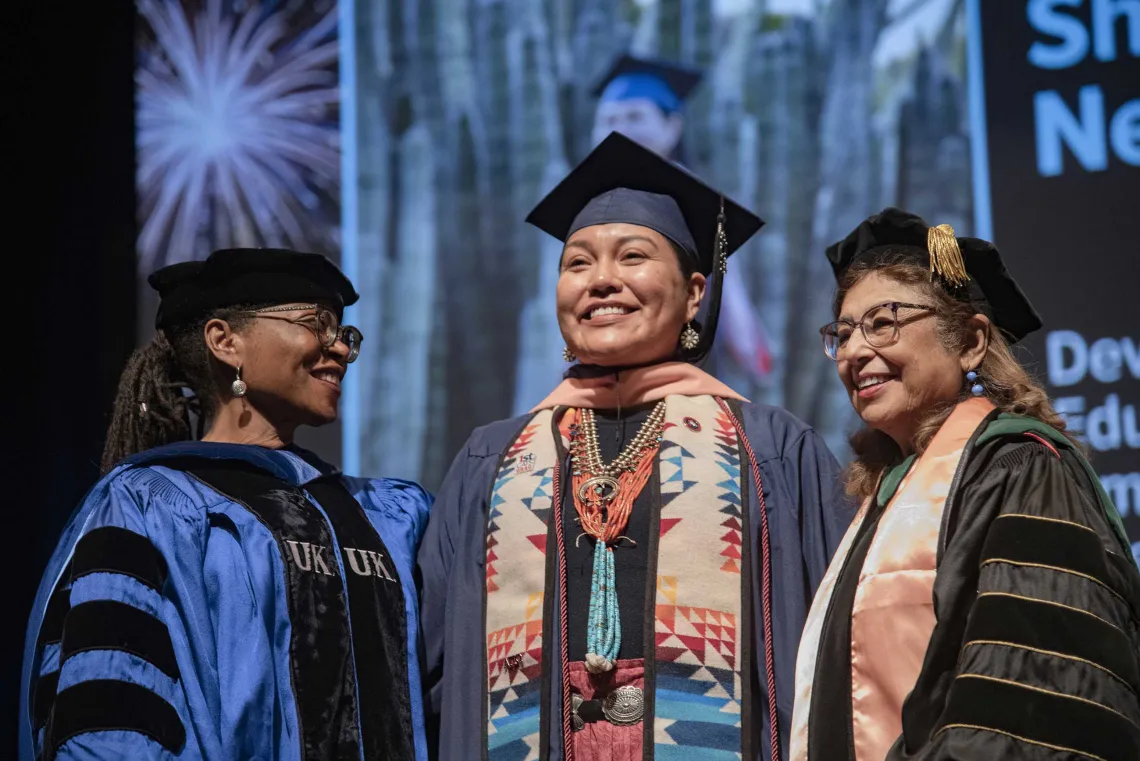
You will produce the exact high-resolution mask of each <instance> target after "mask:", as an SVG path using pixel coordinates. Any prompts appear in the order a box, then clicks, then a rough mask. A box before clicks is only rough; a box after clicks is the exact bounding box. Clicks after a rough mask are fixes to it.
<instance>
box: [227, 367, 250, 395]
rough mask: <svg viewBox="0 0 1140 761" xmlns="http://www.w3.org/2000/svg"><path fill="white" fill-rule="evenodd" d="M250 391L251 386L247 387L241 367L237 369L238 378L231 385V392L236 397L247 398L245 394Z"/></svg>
mask: <svg viewBox="0 0 1140 761" xmlns="http://www.w3.org/2000/svg"><path fill="white" fill-rule="evenodd" d="M248 390H249V386H247V385H245V381H243V380H242V379H241V365H238V368H237V378H235V379H234V382H233V383H231V384H230V391H232V392H233V395H234V396H245V392H246V391H248Z"/></svg>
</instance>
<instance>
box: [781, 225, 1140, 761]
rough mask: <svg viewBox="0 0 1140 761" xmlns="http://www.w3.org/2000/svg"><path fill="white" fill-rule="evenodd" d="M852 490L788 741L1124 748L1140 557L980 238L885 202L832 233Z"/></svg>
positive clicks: (1132, 724)
mask: <svg viewBox="0 0 1140 761" xmlns="http://www.w3.org/2000/svg"><path fill="white" fill-rule="evenodd" d="M827 256H828V258H829V259H830V260H831V264H832V266H833V268H834V269H835V274H836V277H837V279H838V281H839V290H838V294H837V296H836V299H835V315H836V318H837V319H836V321H835V322H832V323H831V324H829V325H826V326H824V327H823V328H822V331H821V332H822V334H823V344H824V349H825V350H826V352H827V355H828V356H829V357H831V358H832V359H833V360H835V361H836V367H837V368H838V371H839V377H840V379H841V380H842V381H843V384H844V385H845V386H846V387H847V390H848V392H849V394H850V397H851V403H852V405H853V406H854V407H855V409H856V411H857V412H858V413H859V415H860V417H862V419H863V421H864V422H865V423H866V428H864V429H863V430H862V431H860V432H858V433H857V434H856V435H855V436H854V437H853V438H852V444H853V446H854V449H855V454H856V460H855V462H854V463H853V464H852V465H851V466H850V468H849V470H848V472H847V487H848V491H849V492H850V493H852V494H853V495H857V496H859V497H861V498H862V499H863V500H864V504H863V507H862V509H861V510H860V512H859V515H858V516H857V517H856V519H855V521H854V522H853V523H852V525H851V528H850V529H849V530H848V532H847V536H845V537H844V539H843V544H842V545H841V546H840V548H839V551H838V553H837V554H836V556H835V559H834V560H833V561H832V563H831V568H830V569H829V570H828V572H827V577H826V578H825V579H824V582H823V584H822V586H821V587H820V590H819V592H818V593H817V595H816V598H815V601H814V602H813V604H812V609H811V614H810V615H809V617H808V623H807V626H806V628H805V630H804V635H803V639H802V641H801V644H800V651H799V659H798V663H797V666H796V705H795V718H794V720H793V727H792V748H791V751H792V752H791V757H792V759H793V760H794V761H808V760H811V761H815V760H816V759H818V760H819V761H843V759H852V760H854V759H858V760H860V761H862V759H882V758H884V757H886V758H889V759H899V760H901V759H928V760H931V759H1012V758H1018V759H1043V760H1044V759H1050V760H1052V759H1061V758H1066V759H1067V758H1074V759H1075V758H1090V759H1103V760H1105V761H1107V760H1108V759H1121V760H1123V759H1133V760H1134V759H1136V758H1140V700H1138V698H1137V694H1138V692H1140V627H1138V622H1140V573H1138V572H1137V568H1136V566H1135V564H1134V561H1133V559H1132V555H1131V552H1130V549H1129V545H1128V542H1127V541H1126V539H1125V535H1124V529H1123V526H1122V524H1121V521H1120V518H1119V516H1118V515H1117V513H1116V511H1115V508H1114V507H1113V505H1112V503H1111V501H1109V499H1108V497H1107V495H1106V494H1105V492H1104V489H1103V488H1102V487H1101V485H1100V482H1099V481H1098V480H1097V477H1096V475H1095V473H1093V471H1092V469H1091V467H1090V466H1089V464H1088V462H1087V461H1086V460H1085V458H1084V457H1083V456H1082V454H1081V450H1080V447H1079V446H1078V445H1077V444H1075V443H1074V441H1073V440H1072V438H1071V437H1070V435H1069V434H1068V433H1067V432H1066V431H1065V425H1064V423H1063V421H1062V420H1061V419H1060V417H1059V416H1058V415H1057V413H1056V412H1055V411H1054V410H1053V408H1052V407H1051V406H1050V404H1049V400H1048V398H1047V396H1046V393H1045V391H1044V390H1043V389H1042V388H1041V387H1040V386H1039V385H1037V384H1036V383H1035V382H1034V381H1033V380H1032V379H1031V378H1030V377H1029V376H1028V375H1027V374H1026V372H1025V370H1023V369H1022V367H1021V366H1020V365H1019V364H1018V362H1017V360H1016V359H1015V358H1014V356H1013V354H1012V352H1011V351H1010V344H1012V343H1014V342H1016V341H1018V340H1020V339H1021V338H1022V337H1024V336H1025V335H1026V334H1028V333H1030V332H1032V331H1034V330H1036V329H1038V328H1039V327H1040V326H1041V322H1040V320H1039V319H1038V317H1037V314H1036V313H1035V312H1034V311H1033V308H1032V307H1031V306H1030V304H1029V302H1028V301H1027V300H1026V298H1025V296H1024V295H1023V294H1022V292H1021V290H1020V289H1019V288H1018V286H1017V284H1016V283H1015V282H1014V281H1013V279H1012V278H1011V277H1010V275H1009V273H1008V272H1007V271H1006V269H1005V267H1004V266H1003V265H1002V262H1001V258H1000V257H999V255H998V252H997V249H995V248H994V246H993V245H992V244H990V243H988V242H986V241H983V240H978V239H975V238H956V237H955V236H954V232H953V230H952V229H950V227H949V226H948V225H940V226H938V227H933V228H931V227H928V226H927V225H926V223H925V222H923V220H922V219H920V218H918V217H916V216H914V215H913V214H908V213H906V212H903V211H900V210H898V209H886V210H885V211H883V212H882V213H881V214H878V215H875V216H873V217H870V218H869V219H867V220H866V221H864V222H863V223H862V224H861V225H860V226H859V227H858V228H857V229H856V230H855V231H854V232H852V233H851V235H849V236H848V237H847V238H846V239H844V240H843V241H841V242H840V243H837V244H835V245H834V246H832V247H831V248H829V249H828V251H827Z"/></svg>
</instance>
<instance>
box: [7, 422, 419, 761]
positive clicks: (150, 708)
mask: <svg viewBox="0 0 1140 761" xmlns="http://www.w3.org/2000/svg"><path fill="white" fill-rule="evenodd" d="M207 484H212V486H211V485H207ZM219 484H221V485H222V487H221V488H219V486H218V485H219ZM235 494H237V495H239V496H233V495H235ZM430 503H431V498H430V496H429V495H428V494H427V493H426V492H425V491H424V490H423V489H421V488H420V487H419V486H417V485H416V484H414V483H410V482H406V481H397V480H390V479H380V480H376V479H362V478H349V477H345V476H342V475H340V474H338V473H336V472H335V470H334V469H333V468H332V467H331V466H328V465H327V464H325V463H322V462H320V461H319V460H317V459H316V458H314V457H312V456H311V455H309V454H308V453H300V452H299V451H297V450H293V451H274V450H267V449H263V448H260V447H254V446H241V445H230V444H208V443H201V442H197V443H184V444H176V445H172V446H168V447H162V448H158V449H154V450H150V451H148V452H144V453H142V454H140V455H137V456H136V457H134V458H132V459H130V460H128V461H127V462H125V463H124V464H122V465H120V466H118V467H116V468H115V469H114V470H113V471H112V472H111V473H109V474H107V476H106V477H105V478H103V479H102V480H101V481H100V482H99V483H98V484H97V485H96V486H95V487H94V488H93V489H92V491H91V492H90V493H89V494H88V496H87V498H86V499H85V500H84V502H83V504H82V505H81V506H80V507H79V509H78V510H77V511H76V512H75V514H74V515H73V516H72V518H71V520H70V522H69V523H68V525H67V527H66V528H65V529H64V532H63V537H62V538H61V539H60V542H59V545H58V546H57V548H56V550H55V553H54V555H53V556H52V558H51V562H50V563H49V565H48V568H47V571H46V572H45V574H44V577H43V580H42V581H41V583H40V588H39V593H38V595H37V597H36V601H35V605H34V607H33V609H32V616H31V621H30V623H29V626H28V633H27V640H26V650H25V659H24V669H23V676H22V680H21V702H20V716H19V726H20V729H19V734H20V758H21V759H23V760H24V761H32V759H35V758H39V757H43V758H48V757H51V755H52V754H53V753H54V754H55V757H56V758H59V759H109V758H124V759H127V758H129V759H133V760H137V759H158V758H163V759H166V758H175V759H210V761H221V760H223V759H233V760H234V761H237V760H238V759H243V760H244V759H259V760H260V761H269V760H270V759H273V760H275V761H276V760H277V759H281V760H282V761H284V760H286V759H288V760H290V761H310V760H311V759H318V758H320V759H326V758H337V759H341V758H350V759H352V758H359V759H362V760H364V759H394V760H395V759H400V760H401V761H402V759H413V758H414V759H416V761H426V758H427V751H426V743H425V739H424V734H423V704H422V700H421V688H420V673H419V655H420V654H419V647H418V630H419V623H418V620H419V616H418V601H417V595H416V590H415V585H414V582H413V561H414V553H415V548H416V545H417V544H418V542H419V539H420V537H421V536H422V534H423V530H424V527H425V524H426V522H427V513H428V509H429V506H430Z"/></svg>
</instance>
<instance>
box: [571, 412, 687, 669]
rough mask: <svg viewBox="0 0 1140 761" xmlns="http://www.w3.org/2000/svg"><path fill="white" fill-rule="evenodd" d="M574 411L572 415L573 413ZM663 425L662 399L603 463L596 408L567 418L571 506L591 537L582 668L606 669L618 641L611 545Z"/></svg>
mask: <svg viewBox="0 0 1140 761" xmlns="http://www.w3.org/2000/svg"><path fill="white" fill-rule="evenodd" d="M571 414H574V413H571ZM664 423H665V400H661V401H660V402H658V403H657V404H656V406H654V408H653V411H652V412H650V413H649V417H648V418H646V420H645V422H644V423H642V424H641V428H639V429H638V431H637V435H636V436H634V437H633V440H632V441H630V442H629V444H627V445H626V446H625V448H624V449H623V450H622V451H621V453H620V454H619V455H618V456H617V458H615V459H614V461H613V462H611V463H610V464H608V465H607V464H605V463H603V462H602V456H601V450H600V448H599V446H598V429H597V425H596V423H595V420H594V411H593V410H591V409H581V410H577V411H576V418H575V419H573V420H572V421H570V426H569V431H570V463H571V469H572V470H573V473H574V478H573V488H574V509H575V511H576V512H577V513H578V520H579V522H580V523H581V525H582V531H583V533H585V534H586V535H588V536H591V537H593V538H594V568H593V574H592V576H591V580H590V616H589V620H588V623H587V625H586V668H587V670H589V671H590V672H591V673H594V674H598V673H601V672H603V671H609V670H610V669H612V668H613V667H614V661H616V660H617V655H618V648H619V647H620V645H621V616H620V611H619V610H618V598H617V585H616V584H615V581H614V551H613V547H614V545H616V544H617V542H618V541H619V540H620V539H622V538H624V537H623V536H622V533H623V532H624V531H625V527H626V525H627V524H628V523H629V515H630V513H631V512H632V511H633V502H634V500H635V499H637V495H638V494H640V493H641V490H642V489H643V488H644V487H645V484H646V482H647V481H648V480H649V476H650V474H651V473H652V472H653V463H654V461H655V460H656V455H657V450H658V449H659V448H660V446H661V434H662V431H663V430H664Z"/></svg>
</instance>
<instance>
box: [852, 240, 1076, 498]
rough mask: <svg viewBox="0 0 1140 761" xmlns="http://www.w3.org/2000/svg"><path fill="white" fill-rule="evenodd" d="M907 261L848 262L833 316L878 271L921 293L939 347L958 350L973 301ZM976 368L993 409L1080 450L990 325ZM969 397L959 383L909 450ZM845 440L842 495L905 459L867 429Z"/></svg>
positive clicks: (920, 448)
mask: <svg viewBox="0 0 1140 761" xmlns="http://www.w3.org/2000/svg"><path fill="white" fill-rule="evenodd" d="M909 259H910V256H909V255H908V252H906V251H904V250H899V251H897V252H892V251H885V252H884V253H883V256H881V257H879V258H878V259H877V260H876V262H874V263H858V264H855V265H853V266H852V267H851V268H850V269H848V270H847V271H846V272H845V273H844V275H843V277H842V278H841V279H840V281H839V288H838V290H837V292H836V295H835V302H834V305H833V310H834V313H835V315H836V317H837V318H838V315H839V312H840V309H841V307H842V304H843V299H844V297H846V295H847V293H848V292H849V291H850V290H851V289H852V288H853V287H855V285H856V284H857V283H858V282H859V281H860V280H862V279H863V278H864V277H866V276H868V275H870V274H877V275H881V276H883V277H886V278H890V279H891V280H894V281H895V282H898V283H902V284H904V285H909V286H911V287H914V288H916V289H918V290H919V291H920V292H922V294H923V295H924V296H925V297H926V299H927V300H928V303H929V304H930V305H931V307H933V309H934V313H935V317H936V319H937V321H938V328H937V330H938V337H939V338H940V339H941V341H942V345H943V346H944V347H945V348H946V350H947V351H950V352H960V351H962V350H963V349H964V348H965V347H966V345H967V342H968V341H969V337H970V333H971V323H970V320H971V318H973V317H974V316H975V315H977V314H978V311H979V310H978V308H977V305H975V304H971V303H969V302H967V301H962V300H960V299H957V298H955V297H954V296H953V295H952V294H950V293H949V292H948V291H947V290H946V289H945V288H943V287H941V286H940V285H939V284H938V283H935V282H931V279H930V270H929V269H928V268H927V267H923V266H920V265H917V264H914V263H913V261H908V260H909ZM977 372H978V375H980V376H981V377H982V378H983V379H984V380H985V382H984V383H983V388H984V389H985V392H984V393H985V396H986V397H987V398H988V399H989V400H990V401H991V402H993V404H994V406H995V407H997V408H998V409H999V410H1001V411H1002V412H1010V413H1014V414H1017V415H1025V416H1027V417H1032V418H1036V419H1037V420H1040V421H1042V422H1043V423H1045V424H1047V425H1049V426H1052V427H1053V428H1055V429H1057V430H1058V431H1060V432H1061V433H1063V434H1064V435H1065V436H1066V437H1068V438H1069V440H1070V441H1072V442H1073V443H1074V445H1075V446H1077V447H1078V448H1079V449H1081V450H1082V451H1083V445H1082V444H1081V443H1080V442H1078V441H1077V440H1076V439H1075V438H1074V437H1073V436H1072V434H1070V433H1069V432H1068V431H1067V430H1065V421H1064V419H1063V418H1062V417H1061V416H1060V415H1059V414H1058V413H1057V412H1056V411H1055V410H1054V409H1053V405H1052V404H1050V403H1049V395H1048V394H1047V393H1046V391H1045V389H1044V388H1042V386H1041V384H1040V383H1038V382H1036V381H1035V380H1034V379H1033V378H1032V377H1030V375H1029V373H1028V372H1026V370H1025V368H1024V367H1022V366H1021V363H1020V362H1018V361H1017V358H1016V357H1015V356H1014V354H1013V350H1012V348H1011V346H1010V344H1009V341H1008V340H1006V337H1005V336H1004V334H1002V332H1001V331H1000V330H998V329H997V328H996V327H994V326H993V324H992V323H991V325H990V331H989V345H988V348H987V350H986V355H985V357H984V358H983V359H982V364H981V365H980V366H979V367H978V368H977ZM969 397H970V389H969V388H968V384H966V383H965V382H963V385H962V389H961V392H960V393H959V396H958V398H957V399H954V400H952V401H950V402H948V403H946V404H943V405H940V406H938V407H936V408H934V409H932V410H930V411H929V412H928V413H927V415H926V417H925V419H923V420H922V421H921V423H920V425H919V427H918V432H917V434H916V436H915V441H914V451H915V452H916V453H917V454H920V455H921V454H922V453H923V452H924V451H925V450H926V447H927V446H928V445H929V444H930V440H931V439H932V438H934V434H935V433H937V432H938V429H939V428H941V427H942V424H943V423H945V422H946V418H948V417H949V416H950V413H951V412H952V411H953V409H954V407H955V406H956V405H957V404H958V403H959V402H961V401H963V400H965V399H967V398H969ZM850 444H851V448H852V450H854V453H855V460H854V462H852V463H851V465H849V466H848V468H847V473H846V484H847V493H848V494H851V495H854V496H858V497H863V498H865V497H868V496H870V495H871V494H872V493H873V492H874V491H875V487H876V485H877V484H878V482H879V478H880V477H881V476H882V475H883V473H884V472H886V471H887V470H888V469H890V468H892V467H894V466H895V465H898V464H899V463H901V462H902V461H903V460H904V459H905V458H904V456H903V452H902V450H901V449H900V448H899V446H898V444H896V443H895V441H894V440H893V439H892V438H891V437H890V436H888V435H887V434H885V433H883V432H881V431H876V430H874V429H873V428H869V427H864V428H862V429H860V430H859V431H857V432H856V433H855V434H854V435H853V436H852V437H851V438H850Z"/></svg>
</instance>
